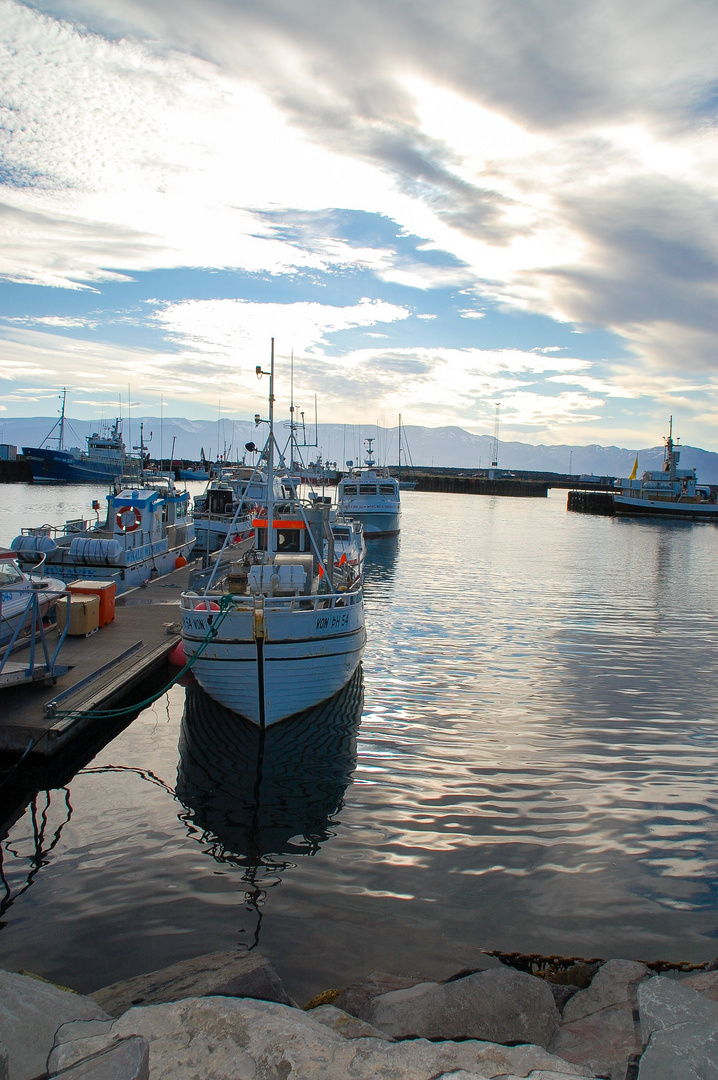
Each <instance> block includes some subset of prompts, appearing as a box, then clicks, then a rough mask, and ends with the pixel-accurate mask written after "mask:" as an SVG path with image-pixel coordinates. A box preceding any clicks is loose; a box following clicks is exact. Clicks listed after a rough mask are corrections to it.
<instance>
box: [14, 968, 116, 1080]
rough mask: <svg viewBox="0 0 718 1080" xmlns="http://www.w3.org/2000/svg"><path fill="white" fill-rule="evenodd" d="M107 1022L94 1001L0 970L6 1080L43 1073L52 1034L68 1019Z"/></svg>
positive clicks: (39, 981) (25, 976)
mask: <svg viewBox="0 0 718 1080" xmlns="http://www.w3.org/2000/svg"><path fill="white" fill-rule="evenodd" d="M95 1019H107V1014H106V1013H105V1012H103V1010H102V1009H101V1008H100V1006H99V1005H98V1004H97V1002H96V1001H92V999H91V998H87V997H83V996H82V995H81V994H73V993H72V992H71V991H69V990H61V989H60V988H59V987H58V986H53V984H52V983H48V982H45V980H43V979H34V978H32V977H31V976H29V975H16V974H15V973H14V972H11V971H1V970H0V1043H2V1044H3V1046H4V1047H5V1048H6V1050H7V1070H8V1076H9V1080H30V1077H35V1076H39V1075H40V1074H41V1073H44V1072H45V1064H46V1062H47V1055H48V1054H49V1053H50V1050H51V1048H52V1044H53V1041H54V1038H55V1032H56V1031H57V1029H58V1028H59V1027H60V1025H61V1024H65V1023H67V1022H68V1021H71V1020H95Z"/></svg>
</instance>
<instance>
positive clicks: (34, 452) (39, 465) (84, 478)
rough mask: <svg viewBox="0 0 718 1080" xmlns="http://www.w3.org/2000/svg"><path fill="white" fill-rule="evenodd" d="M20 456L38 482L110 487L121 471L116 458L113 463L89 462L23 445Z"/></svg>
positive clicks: (65, 453) (122, 464)
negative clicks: (93, 484)
mask: <svg viewBox="0 0 718 1080" xmlns="http://www.w3.org/2000/svg"><path fill="white" fill-rule="evenodd" d="M22 454H23V460H24V461H26V462H27V463H28V465H29V466H30V468H31V470H32V478H33V480H34V481H35V482H39V483H43V482H45V483H63V484H91V483H95V482H97V483H102V484H111V483H112V482H113V481H114V480H116V479H117V477H118V476H121V475H122V473H123V471H124V459H123V458H121V457H119V456H118V457H117V459H115V460H109V461H102V460H95V461H92V460H90V459H87V458H84V457H82V458H77V457H75V456H74V455H73V454H68V453H67V452H66V451H65V450H49V449H45V448H44V447H27V446H23V448H22Z"/></svg>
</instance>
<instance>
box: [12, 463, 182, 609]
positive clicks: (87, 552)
mask: <svg viewBox="0 0 718 1080" xmlns="http://www.w3.org/2000/svg"><path fill="white" fill-rule="evenodd" d="M93 508H94V509H95V511H96V515H97V520H96V521H95V522H94V523H91V522H90V521H88V520H86V519H84V518H78V519H74V520H70V521H66V522H65V523H64V525H59V526H52V525H42V526H40V527H38V528H27V529H23V530H22V533H21V535H20V536H16V537H15V539H14V540H13V541H12V544H11V547H12V549H13V551H14V552H15V554H16V557H17V558H18V559H19V560H20V562H21V563H22V562H24V561H25V560H27V561H28V562H31V561H33V560H34V559H35V558H36V557H37V553H41V554H43V555H44V556H45V563H44V565H45V567H46V569H47V572H48V573H50V574H53V575H56V576H57V577H58V578H60V579H61V580H62V581H64V582H70V581H74V580H76V579H77V578H84V579H87V580H101V581H114V582H115V583H116V586H117V593H118V594H119V593H121V592H124V590H125V589H129V588H132V587H133V586H136V585H141V584H142V582H143V581H148V580H150V579H151V578H155V577H159V576H161V575H163V574H167V573H169V572H170V571H172V570H174V569H175V567H176V566H177V565H181V563H178V560H180V559H184V560H186V559H187V556H188V555H189V553H190V551H191V550H192V548H193V547H194V543H195V536H194V522H193V521H192V515H191V508H190V497H189V495H188V494H187V492H178V491H177V490H176V489H175V488H174V485H173V484H172V483H171V482H170V483H167V482H165V483H161V484H157V485H155V484H152V485H150V484H149V482H148V481H144V482H143V483H141V484H138V485H137V486H134V485H133V484H132V483H130V484H128V485H121V486H120V490H118V491H112V492H111V493H110V494H109V495H108V496H107V517H106V520H105V521H104V522H100V513H99V508H100V504H99V503H96V504H94V507H93Z"/></svg>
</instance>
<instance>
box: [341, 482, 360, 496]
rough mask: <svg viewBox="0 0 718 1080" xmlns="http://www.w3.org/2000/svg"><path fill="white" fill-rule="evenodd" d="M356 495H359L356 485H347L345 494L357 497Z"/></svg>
mask: <svg viewBox="0 0 718 1080" xmlns="http://www.w3.org/2000/svg"><path fill="white" fill-rule="evenodd" d="M356 493H357V486H356V484H345V485H344V494H345V495H356Z"/></svg>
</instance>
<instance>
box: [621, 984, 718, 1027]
mask: <svg viewBox="0 0 718 1080" xmlns="http://www.w3.org/2000/svg"><path fill="white" fill-rule="evenodd" d="M638 1008H639V1012H640V1017H641V1037H642V1039H643V1042H644V1043H647V1042H648V1040H649V1039H650V1037H651V1035H652V1034H653V1033H654V1032H655V1031H663V1030H665V1029H666V1028H672V1027H676V1026H677V1025H678V1024H695V1023H700V1024H712V1025H713V1026H714V1027H715V1028H716V1029H718V1002H716V1001H712V1000H711V999H710V998H708V997H706V996H705V995H704V994H700V993H698V991H696V990H694V989H692V987H690V986H686V984H685V983H684V982H677V981H676V980H675V979H666V978H664V977H663V976H661V975H656V976H655V977H654V978H653V979H648V981H647V982H645V983H642V984H641V986H639V988H638Z"/></svg>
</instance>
